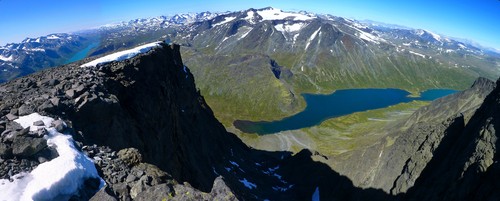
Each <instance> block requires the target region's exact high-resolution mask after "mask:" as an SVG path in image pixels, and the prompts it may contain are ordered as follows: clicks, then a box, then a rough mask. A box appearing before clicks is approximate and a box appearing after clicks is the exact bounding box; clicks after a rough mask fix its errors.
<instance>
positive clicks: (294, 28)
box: [274, 23, 305, 33]
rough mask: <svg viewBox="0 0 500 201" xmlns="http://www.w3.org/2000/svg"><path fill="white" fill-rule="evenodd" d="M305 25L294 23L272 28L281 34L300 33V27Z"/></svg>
mask: <svg viewBox="0 0 500 201" xmlns="http://www.w3.org/2000/svg"><path fill="white" fill-rule="evenodd" d="M304 25H305V23H294V24H277V25H275V26H274V28H276V30H278V31H281V32H283V33H284V32H288V33H290V32H296V31H300V29H302V27H304Z"/></svg>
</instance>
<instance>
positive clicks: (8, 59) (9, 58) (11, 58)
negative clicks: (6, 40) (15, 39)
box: [0, 55, 14, 61]
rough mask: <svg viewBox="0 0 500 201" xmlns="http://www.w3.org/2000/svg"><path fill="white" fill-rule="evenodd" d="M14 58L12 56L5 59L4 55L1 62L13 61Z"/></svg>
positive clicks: (0, 57) (1, 56) (0, 58)
mask: <svg viewBox="0 0 500 201" xmlns="http://www.w3.org/2000/svg"><path fill="white" fill-rule="evenodd" d="M13 59H14V58H13V57H12V55H10V56H9V57H5V56H3V55H0V60H2V61H12V60H13Z"/></svg>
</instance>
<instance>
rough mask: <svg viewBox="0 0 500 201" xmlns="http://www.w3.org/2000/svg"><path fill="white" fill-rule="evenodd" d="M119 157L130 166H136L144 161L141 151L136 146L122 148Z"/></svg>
mask: <svg viewBox="0 0 500 201" xmlns="http://www.w3.org/2000/svg"><path fill="white" fill-rule="evenodd" d="M118 157H119V158H120V159H121V160H122V161H123V162H125V163H126V164H127V165H129V166H134V165H137V164H139V163H140V162H141V161H142V156H141V153H140V152H139V150H138V149H136V148H127V149H122V150H120V151H119V152H118Z"/></svg>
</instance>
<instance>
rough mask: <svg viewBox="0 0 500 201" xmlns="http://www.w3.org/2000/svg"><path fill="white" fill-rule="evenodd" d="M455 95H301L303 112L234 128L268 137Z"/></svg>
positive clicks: (380, 92) (384, 91)
mask: <svg viewBox="0 0 500 201" xmlns="http://www.w3.org/2000/svg"><path fill="white" fill-rule="evenodd" d="M455 92H457V91H456V90H450V89H430V90H427V91H424V92H422V93H421V94H420V97H408V95H410V93H409V92H407V91H405V90H401V89H346V90H338V91H335V92H334V93H332V94H328V95H315V94H304V95H303V96H304V99H305V101H306V103H307V106H306V108H305V109H304V111H302V112H300V113H298V114H296V115H293V116H290V117H287V118H284V119H282V120H278V121H272V122H268V121H259V122H252V121H245V120H236V121H235V122H234V123H233V124H234V126H235V127H236V128H238V129H240V130H241V131H243V132H246V133H257V134H261V135H264V134H271V133H276V132H280V131H286V130H295V129H301V128H306V127H311V126H315V125H318V124H320V123H321V122H323V121H325V120H326V119H329V118H333V117H339V116H343V115H348V114H352V113H355V112H361V111H366V110H373V109H379V108H385V107H388V106H391V105H396V104H398V103H406V102H411V101H413V100H422V101H432V100H434V99H437V98H440V97H443V96H447V95H450V94H453V93H455Z"/></svg>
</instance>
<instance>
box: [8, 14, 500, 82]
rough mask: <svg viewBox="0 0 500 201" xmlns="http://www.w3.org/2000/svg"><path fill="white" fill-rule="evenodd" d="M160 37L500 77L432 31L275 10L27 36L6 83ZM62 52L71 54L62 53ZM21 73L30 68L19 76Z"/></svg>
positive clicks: (467, 46) (15, 47)
mask: <svg viewBox="0 0 500 201" xmlns="http://www.w3.org/2000/svg"><path fill="white" fill-rule="evenodd" d="M70 36H72V37H70ZM157 39H162V40H169V41H172V42H176V43H180V44H183V45H185V46H190V47H194V48H201V47H206V48H210V47H211V48H213V49H214V50H216V52H231V51H232V50H233V49H245V48H254V47H260V48H263V49H260V51H264V52H266V54H270V53H273V54H275V53H286V54H288V53H290V52H293V53H299V52H302V53H301V54H304V55H306V56H301V58H302V59H301V61H298V62H295V63H294V65H295V66H288V67H289V68H290V69H300V70H301V71H303V69H307V68H310V67H313V66H315V63H316V62H315V61H312V60H316V58H317V56H318V53H325V54H330V56H331V57H340V58H342V57H349V56H352V55H349V54H351V53H352V51H355V52H357V53H356V54H359V55H360V56H362V55H365V56H368V57H371V56H370V55H376V57H381V58H387V56H389V57H391V56H394V55H402V56H404V57H405V58H407V59H412V58H413V57H416V59H417V60H418V59H419V58H421V59H425V60H428V61H429V62H433V63H435V64H437V65H445V66H448V67H463V68H470V69H474V72H473V73H472V74H476V75H477V74H479V75H493V76H496V75H498V73H494V72H493V73H492V68H493V69H496V68H498V67H499V63H500V62H499V61H498V60H499V59H498V56H499V55H498V54H494V53H493V52H492V51H488V50H485V48H482V47H477V45H473V44H471V43H463V42H459V41H457V40H454V39H451V38H450V37H445V36H441V35H439V34H435V33H432V32H429V31H426V30H421V29H410V28H404V27H400V26H394V25H390V26H389V25H387V24H383V23H375V22H371V21H370V22H360V21H356V20H352V19H347V18H342V17H336V16H333V15H324V14H314V13H309V12H305V11H301V12H288V11H282V10H280V9H276V8H271V7H268V8H263V9H248V10H242V11H237V12H224V13H211V12H202V13H188V14H177V15H173V16H159V17H153V18H146V19H135V20H131V21H128V22H121V23H116V24H108V25H103V26H101V27H98V28H95V29H91V30H87V31H82V32H78V33H73V34H67V35H65V36H63V35H59V34H52V35H48V36H45V37H39V38H28V39H25V40H24V41H22V42H21V43H18V44H8V45H7V46H4V47H0V73H1V78H2V80H3V81H5V80H9V79H12V78H14V77H16V76H19V75H22V74H26V73H30V72H33V71H36V70H37V69H41V68H46V67H50V66H55V65H57V64H63V63H64V62H65V61H68V60H67V59H68V57H71V56H72V55H74V54H76V53H78V52H79V51H81V50H82V49H85V48H86V47H88V46H89V45H90V44H98V45H97V47H93V48H91V51H89V53H88V54H86V56H96V55H100V54H104V53H108V52H113V51H116V50H120V49H125V48H130V47H133V46H135V45H138V44H142V43H147V42H152V41H155V40H157ZM271 39H272V40H271ZM278 41H279V42H278ZM57 43H59V45H57ZM63 44H64V45H63ZM352 48H354V49H352ZM59 50H61V51H62V52H63V53H66V54H65V55H63V54H62V53H59V52H58V51H59ZM54 51H55V52H57V54H56V53H54ZM42 57H43V59H41V58H42ZM36 58H38V59H36ZM57 58H60V59H57ZM349 60H350V59H349ZM34 61H37V62H34ZM337 62H338V61H337ZM426 62H427V61H426ZM344 63H345V62H344ZM375 63H381V62H375ZM366 65H367V66H370V65H372V64H366ZM344 66H350V67H348V68H347V69H349V70H348V71H352V70H355V69H353V66H359V65H355V64H345V65H344ZM17 68H22V69H23V70H15V69H17ZM370 68H372V67H370ZM376 68H377V67H375V68H372V69H376ZM26 69H31V70H26ZM355 71H358V70H355ZM469 74H470V73H469ZM332 76H333V75H332Z"/></svg>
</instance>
